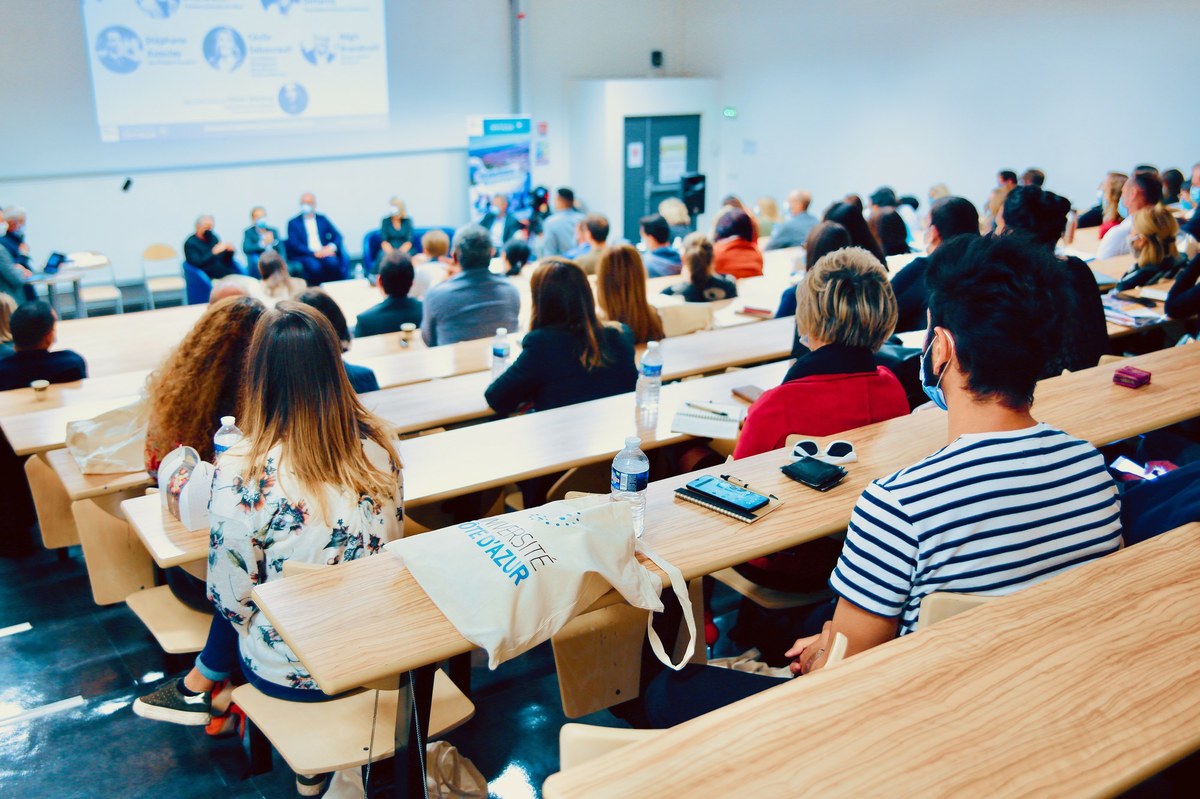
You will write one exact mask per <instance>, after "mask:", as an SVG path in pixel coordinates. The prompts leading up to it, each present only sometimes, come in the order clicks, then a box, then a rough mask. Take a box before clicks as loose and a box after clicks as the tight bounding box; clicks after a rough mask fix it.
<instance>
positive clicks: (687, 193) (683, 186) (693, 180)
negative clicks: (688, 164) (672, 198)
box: [679, 172, 708, 216]
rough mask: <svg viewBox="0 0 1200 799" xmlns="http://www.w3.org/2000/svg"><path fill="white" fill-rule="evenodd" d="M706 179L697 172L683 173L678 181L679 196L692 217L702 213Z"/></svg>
mask: <svg viewBox="0 0 1200 799" xmlns="http://www.w3.org/2000/svg"><path fill="white" fill-rule="evenodd" d="M707 182H708V179H707V178H706V177H705V176H704V175H701V174H700V173H699V172H685V173H684V174H683V176H682V177H680V179H679V195H680V197H681V198H682V199H683V204H684V205H686V206H687V209H688V213H689V214H691V215H692V216H696V215H697V214H702V213H704V188H705V184H706V183H707Z"/></svg>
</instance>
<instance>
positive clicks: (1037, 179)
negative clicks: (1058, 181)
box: [1021, 167, 1046, 187]
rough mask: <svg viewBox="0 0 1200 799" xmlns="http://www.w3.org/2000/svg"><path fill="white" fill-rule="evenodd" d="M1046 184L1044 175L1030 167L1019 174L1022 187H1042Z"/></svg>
mask: <svg viewBox="0 0 1200 799" xmlns="http://www.w3.org/2000/svg"><path fill="white" fill-rule="evenodd" d="M1045 183H1046V173H1045V172H1043V171H1042V170H1040V169H1034V168H1033V167H1030V168H1029V169H1026V170H1025V171H1024V172H1022V173H1021V185H1022V186H1039V187H1040V186H1043V185H1045Z"/></svg>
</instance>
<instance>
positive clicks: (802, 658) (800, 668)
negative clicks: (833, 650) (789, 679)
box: [783, 621, 833, 677]
mask: <svg viewBox="0 0 1200 799" xmlns="http://www.w3.org/2000/svg"><path fill="white" fill-rule="evenodd" d="M832 629H833V623H832V622H828V621H827V622H825V626H824V627H822V628H821V633H820V635H810V636H808V637H807V638H798V639H796V643H794V644H792V648H791V649H789V650H788V651H786V652H784V653H783V654H784V656H785V657H790V658H792V662H791V664H790V665H789V666H788V668H789V669H791V671H792V676H795V677H798V676H800V675H801V674H808V673H809V672H810V671H812V670H814V669H819V668H821V667H822V666H824V665H825V653H826V651H827V650H828V649H829V642H830V641H831V640H832V638H833V635H832Z"/></svg>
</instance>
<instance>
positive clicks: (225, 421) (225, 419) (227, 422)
mask: <svg viewBox="0 0 1200 799" xmlns="http://www.w3.org/2000/svg"><path fill="white" fill-rule="evenodd" d="M236 421H237V419H235V418H234V417H232V416H222V417H221V426H222V427H233V423H234V422H236Z"/></svg>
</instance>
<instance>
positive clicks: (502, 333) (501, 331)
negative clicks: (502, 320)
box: [496, 327, 508, 336]
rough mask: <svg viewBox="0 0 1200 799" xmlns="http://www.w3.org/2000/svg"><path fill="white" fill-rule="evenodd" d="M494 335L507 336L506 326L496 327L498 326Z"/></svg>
mask: <svg viewBox="0 0 1200 799" xmlns="http://www.w3.org/2000/svg"><path fill="white" fill-rule="evenodd" d="M496 335H497V336H507V335H508V328H507V327H498V328H496Z"/></svg>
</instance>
